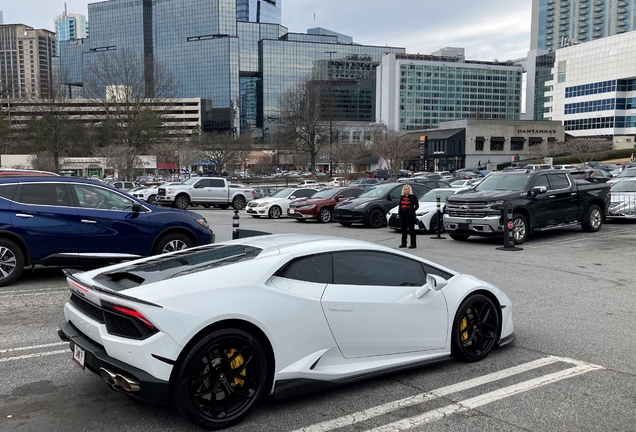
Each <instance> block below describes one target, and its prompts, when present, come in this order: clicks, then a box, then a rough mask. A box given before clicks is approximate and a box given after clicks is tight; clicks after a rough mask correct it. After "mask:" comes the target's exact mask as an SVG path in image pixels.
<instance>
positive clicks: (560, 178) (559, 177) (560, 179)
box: [550, 173, 570, 189]
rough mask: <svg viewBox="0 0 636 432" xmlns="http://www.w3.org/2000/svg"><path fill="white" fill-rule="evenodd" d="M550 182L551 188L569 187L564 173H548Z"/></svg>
mask: <svg viewBox="0 0 636 432" xmlns="http://www.w3.org/2000/svg"><path fill="white" fill-rule="evenodd" d="M550 184H551V185H552V189H567V188H569V187H570V182H569V180H568V177H567V175H566V174H565V173H563V174H561V173H558V174H550Z"/></svg>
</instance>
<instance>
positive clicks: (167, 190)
mask: <svg viewBox="0 0 636 432" xmlns="http://www.w3.org/2000/svg"><path fill="white" fill-rule="evenodd" d="M174 191H175V189H166V195H172V194H173V193H174Z"/></svg>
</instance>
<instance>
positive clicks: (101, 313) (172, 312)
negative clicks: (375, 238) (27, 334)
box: [58, 234, 515, 429]
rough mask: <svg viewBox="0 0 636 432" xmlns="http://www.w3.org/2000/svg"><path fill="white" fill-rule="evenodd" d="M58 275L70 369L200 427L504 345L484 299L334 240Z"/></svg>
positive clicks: (417, 265) (285, 239) (499, 324)
mask: <svg viewBox="0 0 636 432" xmlns="http://www.w3.org/2000/svg"><path fill="white" fill-rule="evenodd" d="M66 274H67V278H68V283H69V286H70V291H71V297H70V300H69V302H68V303H66V305H65V306H64V315H65V320H66V321H65V322H64V323H62V324H60V329H59V331H58V334H59V336H60V338H61V339H62V340H64V341H69V343H70V349H71V351H72V358H73V360H74V361H75V362H76V363H77V364H78V365H79V366H80V367H81V368H82V369H88V370H89V371H91V372H93V373H95V374H97V375H98V376H100V377H101V378H102V379H103V380H104V381H105V382H106V383H107V384H108V385H109V386H110V387H111V388H112V389H114V390H117V391H120V392H123V393H126V394H128V395H130V396H131V397H137V398H139V399H141V400H144V401H150V402H154V403H158V404H167V403H168V402H169V401H170V400H172V401H173V402H174V403H175V404H176V406H177V408H178V409H179V411H180V412H182V413H183V414H185V416H186V417H187V418H189V419H190V420H191V421H192V422H193V423H195V424H196V425H198V426H200V427H203V428H207V429H221V428H224V427H228V426H231V425H233V424H235V423H238V422H239V421H240V420H242V419H243V418H244V417H245V416H246V415H247V414H248V413H249V412H250V411H251V410H252V409H253V408H254V407H255V406H256V404H257V403H258V402H259V400H260V399H261V398H262V397H263V396H265V395H272V396H274V397H276V398H280V397H285V396H292V395H296V394H298V393H299V392H303V391H313V390H317V389H320V388H325V387H329V386H335V385H338V384H344V383H348V382H351V381H354V380H360V379H364V378H368V377H373V376H377V375H378V374H382V373H393V372H395V371H396V370H401V369H404V368H408V367H415V366H421V365H423V364H430V363H434V362H438V361H440V362H441V361H446V360H447V359H448V358H449V355H450V356H453V357H454V358H455V359H457V360H460V361H464V362H474V361H479V360H481V359H483V358H484V357H486V355H488V353H489V352H490V351H491V350H492V349H493V348H494V347H495V346H497V345H505V344H507V343H510V342H512V341H513V340H514V339H515V335H514V329H513V321H512V303H511V301H510V299H509V298H508V297H507V296H506V295H505V294H504V293H503V292H502V291H501V290H500V289H498V288H497V287H495V286H493V285H491V284H490V283H488V282H484V281H482V280H479V279H477V278H475V277H473V276H469V275H464V274H461V273H457V272H455V271H453V270H450V269H447V268H444V267H441V266H439V265H437V264H435V263H433V262H430V261H427V260H424V259H422V258H419V257H416V256H413V255H410V254H408V253H404V252H401V251H397V250H394V249H391V248H388V247H385V246H381V245H378V244H372V243H367V242H362V241H356V240H349V239H343V238H336V237H325V236H310V235H297V234H279V235H267V236H262V237H251V238H247V239H241V240H234V241H228V242H224V243H218V244H212V245H206V246H201V247H197V248H192V249H187V250H183V251H178V252H174V253H171V254H165V255H160V256H154V257H150V258H144V259H140V260H136V261H130V262H126V263H122V264H117V265H113V266H110V267H105V268H102V269H96V270H90V271H86V272H83V273H82V272H75V273H73V272H70V271H66ZM211 281H213V283H211ZM69 357H70V356H69ZM69 360H70V359H69ZM105 394H106V393H105Z"/></svg>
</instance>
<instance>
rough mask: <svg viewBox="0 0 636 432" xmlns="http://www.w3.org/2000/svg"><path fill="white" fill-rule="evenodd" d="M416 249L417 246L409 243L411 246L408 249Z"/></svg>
mask: <svg viewBox="0 0 636 432" xmlns="http://www.w3.org/2000/svg"><path fill="white" fill-rule="evenodd" d="M415 248H417V246H416V245H415V243H411V246H409V249H415Z"/></svg>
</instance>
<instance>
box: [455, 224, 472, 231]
mask: <svg viewBox="0 0 636 432" xmlns="http://www.w3.org/2000/svg"><path fill="white" fill-rule="evenodd" d="M457 228H458V229H460V230H467V229H470V225H469V224H466V223H460V224H457Z"/></svg>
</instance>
